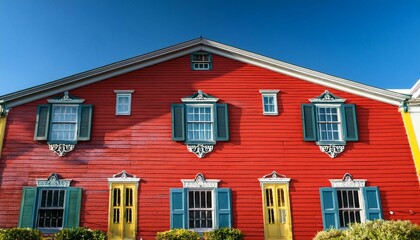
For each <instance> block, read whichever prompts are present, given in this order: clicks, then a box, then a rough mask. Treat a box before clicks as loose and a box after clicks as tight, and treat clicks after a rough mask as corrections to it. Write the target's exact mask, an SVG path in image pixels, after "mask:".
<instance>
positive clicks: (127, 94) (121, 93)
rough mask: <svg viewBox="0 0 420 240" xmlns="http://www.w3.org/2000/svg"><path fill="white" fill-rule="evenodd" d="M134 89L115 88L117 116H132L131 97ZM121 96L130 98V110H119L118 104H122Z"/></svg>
mask: <svg viewBox="0 0 420 240" xmlns="http://www.w3.org/2000/svg"><path fill="white" fill-rule="evenodd" d="M133 92H134V90H114V93H116V96H115V115H117V116H130V115H131V99H132V96H131V95H132V93H133ZM120 97H127V98H128V106H127V107H128V110H127V111H119V110H118V106H119V105H120V102H119V101H120Z"/></svg>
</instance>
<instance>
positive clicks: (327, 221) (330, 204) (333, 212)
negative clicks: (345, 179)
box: [320, 188, 340, 230]
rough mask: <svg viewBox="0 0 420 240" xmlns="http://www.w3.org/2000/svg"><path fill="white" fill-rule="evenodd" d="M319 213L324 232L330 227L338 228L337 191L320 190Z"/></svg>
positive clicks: (330, 189) (331, 189) (332, 189)
mask: <svg viewBox="0 0 420 240" xmlns="http://www.w3.org/2000/svg"><path fill="white" fill-rule="evenodd" d="M320 195H321V211H322V222H323V226H324V230H327V229H329V228H331V227H333V228H337V229H338V228H340V223H339V218H338V200H337V190H336V189H335V188H321V189H320Z"/></svg>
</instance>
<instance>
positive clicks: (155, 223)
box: [0, 56, 420, 240]
mask: <svg viewBox="0 0 420 240" xmlns="http://www.w3.org/2000/svg"><path fill="white" fill-rule="evenodd" d="M189 61H190V60H189V56H184V57H180V58H177V59H174V60H171V61H168V62H164V63H161V64H158V65H155V66H152V67H148V68H145V69H141V70H138V71H134V72H131V73H128V74H124V75H121V76H118V77H114V78H111V79H108V80H105V81H102V82H98V83H95V84H91V85H88V86H85V87H82V88H79V89H76V90H72V91H70V93H71V94H72V95H74V96H77V97H80V98H84V99H86V102H85V103H87V104H93V105H94V112H93V114H94V115H93V127H92V139H91V141H90V142H80V143H79V144H78V145H77V146H76V148H75V150H74V151H73V152H71V153H69V154H68V155H66V156H65V157H62V158H60V157H57V156H56V155H55V154H54V153H53V152H51V151H50V150H49V149H48V146H47V145H46V143H45V142H37V141H34V140H33V132H34V127H35V117H36V106H37V104H45V103H46V99H43V100H39V101H36V102H32V103H28V104H25V105H22V106H19V107H15V108H13V109H12V110H11V111H10V113H9V117H8V125H7V129H6V137H5V141H4V149H3V155H2V157H1V162H0V175H1V176H2V181H1V186H0V227H13V226H16V224H17V221H18V214H19V205H20V200H21V189H22V187H23V186H34V185H35V179H37V178H44V179H45V178H47V177H48V176H49V175H50V174H51V173H52V172H56V173H58V174H60V175H61V176H63V177H64V178H66V179H73V182H72V185H73V186H77V187H82V188H83V197H82V212H81V223H82V225H86V226H89V227H91V228H99V229H102V230H106V229H107V219H108V182H107V178H108V177H112V175H113V174H116V173H119V172H121V171H122V170H127V172H129V173H132V174H134V175H136V176H137V177H140V178H141V179H142V180H141V182H140V185H139V200H138V203H139V205H138V206H139V222H138V230H139V232H138V237H142V238H143V240H148V239H154V236H155V233H156V232H157V231H164V230H167V229H169V188H180V187H182V183H181V182H180V179H193V178H194V177H195V175H196V174H197V173H199V172H201V173H203V174H204V176H205V177H206V178H207V179H220V180H221V183H220V187H229V188H231V189H232V191H233V208H234V213H233V215H234V227H236V228H239V229H241V230H242V231H243V232H244V233H245V234H246V239H258V240H260V239H263V236H264V228H263V217H262V214H263V212H262V201H261V189H260V185H259V181H258V178H260V177H262V176H263V175H266V174H269V173H271V172H272V171H273V170H275V171H277V172H278V173H280V174H284V175H286V176H287V177H289V178H291V179H292V180H291V183H290V201H291V208H292V222H293V232H294V239H297V240H299V239H311V238H312V237H313V236H314V235H315V233H316V232H317V231H319V230H322V218H321V210H320V200H319V188H320V187H330V186H331V185H330V182H329V179H333V178H334V179H337V178H338V179H340V178H342V177H343V175H344V174H345V173H347V172H348V173H351V174H352V175H353V177H354V178H356V179H367V180H368V182H367V185H370V186H379V187H380V190H381V198H382V206H383V213H384V217H385V218H386V219H409V220H412V221H414V222H417V223H420V204H419V201H418V199H419V198H418V197H419V195H420V191H419V184H418V182H417V177H416V172H415V168H414V166H413V160H412V156H411V152H410V149H409V145H408V140H407V136H406V134H405V130H404V126H403V122H402V118H401V115H400V113H399V112H398V109H397V107H395V106H391V105H388V104H385V103H381V102H377V101H373V100H370V99H366V98H363V97H359V96H355V95H352V94H349V93H346V92H343V91H338V90H335V89H331V88H326V87H323V86H319V85H315V84H311V83H308V82H306V81H302V80H299V79H296V78H292V77H289V76H285V75H281V74H278V73H275V72H272V71H269V70H266V69H262V68H258V67H255V66H251V65H248V64H244V63H240V62H237V61H233V60H230V59H227V58H223V57H219V56H213V69H212V70H211V71H192V70H191V69H190V62H189ZM199 89H201V90H203V91H204V92H205V93H208V94H211V95H213V96H215V97H218V98H220V100H219V102H224V103H228V104H229V123H230V125H229V127H230V141H229V142H218V143H217V145H216V146H215V149H214V151H213V152H211V153H210V154H208V155H207V156H206V157H205V158H202V159H199V158H197V157H196V156H195V155H194V154H192V153H189V152H188V151H187V148H186V146H185V145H184V144H183V143H180V142H174V141H171V112H170V106H171V103H180V99H181V98H182V97H186V96H190V95H192V94H193V93H195V92H196V91H197V90H199ZM260 89H278V90H280V92H279V95H278V103H279V115H278V116H263V114H262V106H261V94H260V93H259V90H260ZM326 89H328V90H330V92H332V93H333V94H334V95H336V96H340V97H342V98H345V99H347V101H346V103H353V104H356V111H357V116H358V126H359V139H360V141H358V142H349V143H348V144H347V146H346V150H345V151H344V153H342V154H340V155H339V156H338V157H337V158H334V159H331V158H330V157H329V156H328V155H326V154H325V153H322V152H320V150H319V148H318V147H317V146H316V145H315V143H314V142H304V141H303V137H302V124H301V113H300V105H301V104H302V103H309V101H308V99H309V98H313V97H316V96H319V95H320V94H321V93H323V92H324V90H326ZM114 90H135V92H134V93H133V95H132V96H133V98H132V115H131V116H115V115H114V113H115V94H114V92H113V91H114ZM409 210H413V211H414V212H415V214H414V215H410V213H409ZM389 211H393V212H394V215H390V214H389Z"/></svg>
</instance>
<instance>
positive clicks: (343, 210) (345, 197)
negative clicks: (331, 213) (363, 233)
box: [337, 189, 362, 227]
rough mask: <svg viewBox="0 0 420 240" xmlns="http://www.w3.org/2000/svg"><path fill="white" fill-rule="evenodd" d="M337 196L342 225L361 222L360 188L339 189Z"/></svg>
mask: <svg viewBox="0 0 420 240" xmlns="http://www.w3.org/2000/svg"><path fill="white" fill-rule="evenodd" d="M337 197H338V212H339V219H340V227H347V226H348V224H349V223H356V222H361V210H362V209H361V208H360V206H359V190H358V189H342V190H337Z"/></svg>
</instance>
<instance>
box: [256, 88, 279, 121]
mask: <svg viewBox="0 0 420 240" xmlns="http://www.w3.org/2000/svg"><path fill="white" fill-rule="evenodd" d="M278 92H279V90H260V93H261V94H262V105H263V114H264V115H278V114H279V113H278V106H277V93H278Z"/></svg>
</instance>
